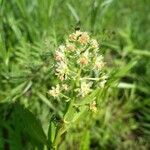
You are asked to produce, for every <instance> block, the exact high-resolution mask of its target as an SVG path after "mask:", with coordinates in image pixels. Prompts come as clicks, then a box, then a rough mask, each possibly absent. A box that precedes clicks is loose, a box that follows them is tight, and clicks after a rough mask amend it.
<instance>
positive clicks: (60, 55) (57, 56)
mask: <svg viewBox="0 0 150 150" xmlns="http://www.w3.org/2000/svg"><path fill="white" fill-rule="evenodd" d="M64 59H65V56H64V53H62V52H61V51H58V50H57V51H56V52H55V60H56V61H63V60H64Z"/></svg>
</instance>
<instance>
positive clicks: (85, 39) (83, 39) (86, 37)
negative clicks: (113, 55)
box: [78, 32, 90, 45]
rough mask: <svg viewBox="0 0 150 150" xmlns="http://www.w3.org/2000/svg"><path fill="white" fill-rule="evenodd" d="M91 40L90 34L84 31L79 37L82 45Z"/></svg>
mask: <svg viewBox="0 0 150 150" xmlns="http://www.w3.org/2000/svg"><path fill="white" fill-rule="evenodd" d="M89 40H90V37H89V35H88V33H87V32H83V33H82V34H81V36H80V37H79V39H78V41H79V42H80V43H81V44H82V45H84V44H87V43H88V42H89Z"/></svg>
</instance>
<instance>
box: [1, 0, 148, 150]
mask: <svg viewBox="0 0 150 150" xmlns="http://www.w3.org/2000/svg"><path fill="white" fill-rule="evenodd" d="M149 9H150V1H149V0H142V1H141V0H132V1H131V0H86V1H82V0H57V1H56V0H32V1H31V0H11V1H9V2H8V1H7V0H0V103H1V105H0V107H1V108H0V149H11V150H20V149H36V147H37V143H36V142H35V140H34V139H35V136H33V137H32V136H29V135H28V134H27V132H24V131H23V127H22V125H21V124H20V120H19V118H18V117H16V116H18V115H19V114H17V113H18V111H17V107H16V105H15V102H16V101H17V102H18V101H19V102H20V103H21V104H22V105H24V106H25V107H26V108H28V109H29V110H31V111H32V112H33V114H34V115H36V116H37V118H39V119H40V121H41V122H42V126H43V128H44V130H45V132H46V131H47V128H48V123H49V120H50V117H51V116H52V115H53V114H54V113H56V114H61V113H62V111H63V108H62V107H63V106H64V105H63V102H60V104H59V106H57V105H58V104H56V103H55V102H53V101H52V100H51V99H50V98H49V97H48V95H47V91H48V90H49V88H50V86H51V82H52V81H53V77H52V76H51V69H50V67H49V66H51V65H52V60H51V59H49V56H50V55H51V54H50V53H49V51H53V50H54V49H55V48H56V47H57V46H58V45H59V44H60V43H62V42H63V41H64V39H65V37H66V36H67V35H68V34H69V33H71V32H73V31H74V30H75V28H77V27H80V28H81V30H82V31H88V32H90V34H92V35H93V36H94V37H95V38H97V40H98V42H99V43H100V46H101V48H102V51H103V53H104V56H105V60H106V62H107V68H106V69H107V72H108V74H109V76H110V77H111V78H110V80H109V81H108V84H109V87H110V88H109V89H107V91H105V92H104V94H103V95H101V96H100V97H99V99H100V100H99V109H100V110H101V111H100V112H99V113H98V115H96V116H94V115H91V114H86V115H85V116H83V119H81V120H80V121H79V122H77V124H74V125H72V128H71V129H69V131H68V132H67V134H65V135H64V137H63V140H62V142H61V144H60V149H64V150H65V149H72V150H74V149H75V150H76V149H81V150H86V149H87V150H88V149H94V150H99V149H106V150H107V149H119V150H121V149H125V150H126V149H131V150H132V149H137V150H138V149H139V150H141V149H143V150H148V149H149V148H150V145H149V140H150V138H149V137H150V124H149V123H150V109H149V108H150V69H149V68H150V61H149V59H150V51H149V50H150V42H149V41H150V36H149V35H150V28H149V25H150V13H149ZM37 130H38V129H37Z"/></svg>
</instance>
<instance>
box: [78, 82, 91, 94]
mask: <svg viewBox="0 0 150 150" xmlns="http://www.w3.org/2000/svg"><path fill="white" fill-rule="evenodd" d="M92 84H93V83H92V82H88V83H86V81H81V86H80V89H79V95H81V96H82V97H84V96H86V95H87V94H88V93H90V92H91V91H92V89H91V86H92Z"/></svg>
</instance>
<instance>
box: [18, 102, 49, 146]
mask: <svg viewBox="0 0 150 150" xmlns="http://www.w3.org/2000/svg"><path fill="white" fill-rule="evenodd" d="M16 108H17V111H18V113H19V114H20V116H21V118H22V121H23V122H22V123H23V125H24V131H25V132H26V133H27V134H28V135H29V136H30V137H31V138H32V139H34V140H35V141H37V142H39V143H41V144H47V139H46V135H45V133H44V131H43V128H42V125H41V122H40V121H39V120H38V119H37V118H36V116H35V115H34V114H33V113H32V112H30V111H29V110H28V109H26V108H24V107H23V106H21V105H18V104H17V107H16Z"/></svg>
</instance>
